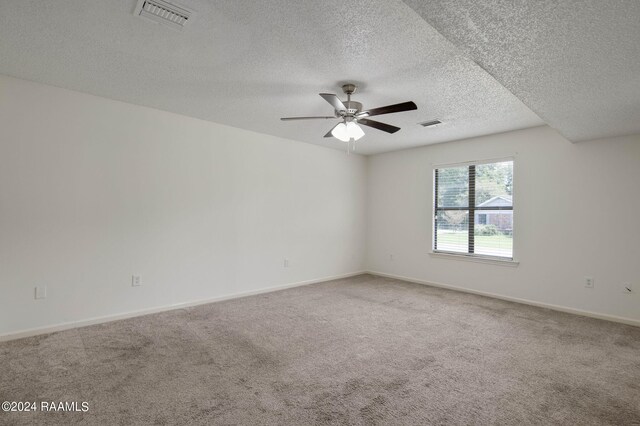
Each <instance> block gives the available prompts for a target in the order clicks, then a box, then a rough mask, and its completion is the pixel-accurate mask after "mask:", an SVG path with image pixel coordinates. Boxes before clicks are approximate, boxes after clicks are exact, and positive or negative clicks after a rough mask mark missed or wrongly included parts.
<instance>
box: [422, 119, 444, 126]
mask: <svg viewBox="0 0 640 426" xmlns="http://www.w3.org/2000/svg"><path fill="white" fill-rule="evenodd" d="M418 124H419V125H421V126H422V127H431V126H437V125H438V124H442V121H440V120H429V121H423V122H422V123H418Z"/></svg>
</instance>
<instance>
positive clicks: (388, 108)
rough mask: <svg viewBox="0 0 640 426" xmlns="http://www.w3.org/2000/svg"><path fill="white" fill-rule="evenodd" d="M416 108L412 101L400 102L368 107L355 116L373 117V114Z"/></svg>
mask: <svg viewBox="0 0 640 426" xmlns="http://www.w3.org/2000/svg"><path fill="white" fill-rule="evenodd" d="M414 109H418V106H417V105H416V104H415V103H413V102H402V103H401V104H395V105H387V106H383V107H380V108H374V109H370V110H368V111H362V112H359V113H358V114H356V117H373V116H374V115H382V114H392V113H394V112H402V111H411V110H414Z"/></svg>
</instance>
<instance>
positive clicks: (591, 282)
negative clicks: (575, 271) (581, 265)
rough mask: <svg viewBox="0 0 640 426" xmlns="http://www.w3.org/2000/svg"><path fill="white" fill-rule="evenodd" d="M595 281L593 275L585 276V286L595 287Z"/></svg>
mask: <svg viewBox="0 0 640 426" xmlns="http://www.w3.org/2000/svg"><path fill="white" fill-rule="evenodd" d="M594 284H595V282H594V280H593V278H591V277H584V286H585V288H593V286H594Z"/></svg>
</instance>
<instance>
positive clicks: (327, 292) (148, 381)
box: [0, 275, 640, 425]
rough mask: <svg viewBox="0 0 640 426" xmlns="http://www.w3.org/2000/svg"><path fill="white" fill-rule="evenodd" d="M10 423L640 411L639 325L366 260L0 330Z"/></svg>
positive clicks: (0, 369) (583, 420)
mask: <svg viewBox="0 0 640 426" xmlns="http://www.w3.org/2000/svg"><path fill="white" fill-rule="evenodd" d="M0 384H1V386H0V401H36V403H37V404H38V405H39V404H40V403H41V401H52V402H58V401H68V402H69V401H77V402H79V403H81V402H83V401H86V402H88V405H89V410H88V411H86V412H41V411H38V412H27V413H17V412H0V424H65V425H68V424H100V425H107V424H108V425H116V424H122V425H128V424H160V425H162V424H181V425H191V424H194V425H217V424H224V425H227V424H229V425H231V424H238V425H256V424H263V425H270V424H273V425H276V424H278V425H280V424H291V425H303V424H320V425H324V424H327V425H329V424H353V425H375V424H380V425H390V424H391V425H392V424H402V425H416V424H421V425H425V424H433V425H445V424H453V425H462V424H463V425H469V424H474V425H481V424H500V425H528V424H536V425H537V424H559V425H560V424H561V425H600V424H616V425H633V424H640V328H636V327H632V326H626V325H622V324H616V323H612V322H607V321H601V320H596V319H592V318H586V317H580V316H574V315H570V314H564V313H559V312H554V311H551V310H547V309H541V308H536V307H531V306H526V305H519V304H515V303H510V302H505V301H500V300H496V299H491V298H486V297H481V296H475V295H471V294H465V293H460V292H455V291H449V290H444V289H439V288H434V287H428V286H423V285H418V284H411V283H406V282H402V281H397V280H392V279H386V278H380V277H373V276H370V275H361V276H358V277H353V278H349V279H344V280H336V281H330V282H326V283H320V284H314V285H309V286H305V287H298V288H293V289H288V290H284V291H278V292H274V293H268V294H263V295H257V296H251V297H246V298H242V299H235V300H229V301H225V302H218V303H213V304H208V305H202V306H198V307H193V308H188V309H180V310H175V311H170V312H165V313H160V314H154V315H148V316H144V317H138V318H133V319H128V320H123V321H116V322H111V323H107V324H101V325H95V326H90V327H84V328H79V329H73V330H68V331H64V332H59V333H53V334H48V335H42V336H36V337H31V338H26V339H21V340H15V341H10V342H4V343H2V344H0Z"/></svg>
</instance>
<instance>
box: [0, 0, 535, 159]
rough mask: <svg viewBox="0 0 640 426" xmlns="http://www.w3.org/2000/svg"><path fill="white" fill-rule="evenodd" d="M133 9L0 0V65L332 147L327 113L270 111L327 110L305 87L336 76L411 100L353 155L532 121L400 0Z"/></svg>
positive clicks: (319, 87)
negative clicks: (175, 19)
mask: <svg viewBox="0 0 640 426" xmlns="http://www.w3.org/2000/svg"><path fill="white" fill-rule="evenodd" d="M135 3H136V1H135V0H127V1H123V0H109V1H105V0H56V1H42V0H20V1H15V0H0V73H2V74H6V75H10V76H15V77H19V78H24V79H28V80H34V81H38V82H42V83H47V84H52V85H55V86H60V87H64V88H69V89H74V90H79V91H82V92H87V93H92V94H96V95H100V96H105V97H108V98H112V99H118V100H122V101H126V102H131V103H135V104H140V105H146V106H151V107H155V108H159V109H163V110H167V111H172V112H176V113H180V114H184V115H188V116H192V117H197V118H201V119H205V120H210V121H214V122H218V123H223V124H228V125H231V126H236V127H240V128H244V129H249V130H254V131H258V132H263V133H267V134H271V135H276V136H281V137H286V138H291V139H296V140H300V141H304V142H309V143H315V144H319V145H325V146H330V147H334V148H341V149H344V148H345V144H344V143H343V142H340V141H337V140H335V139H333V138H327V139H325V138H323V137H322V136H323V135H324V134H325V133H326V132H327V131H328V130H329V129H330V128H331V127H332V126H333V124H334V123H333V122H332V121H328V120H327V121H324V120H323V121H306V122H282V121H280V120H279V117H281V116H292V115H327V114H329V115H330V114H331V113H332V108H331V106H330V105H329V104H328V103H326V102H325V101H324V100H323V99H322V98H320V97H319V96H318V93H320V92H330V93H340V92H339V91H340V88H339V84H340V83H342V82H346V81H350V82H355V83H360V90H359V92H358V93H357V94H356V95H355V96H354V100H357V101H360V102H363V103H364V106H365V108H371V107H377V106H382V105H388V104H393V103H398V102H404V101H408V100H413V101H415V102H416V104H417V105H418V110H417V111H410V112H406V113H400V114H391V115H386V116H380V117H378V119H379V121H383V122H388V123H390V124H393V125H397V126H400V127H402V130H401V131H400V132H398V133H396V134H394V135H388V134H386V133H382V132H380V131H378V130H375V129H370V128H366V127H365V132H366V136H365V137H364V138H363V139H361V140H360V141H359V142H358V148H357V149H358V152H360V153H365V154H370V153H377V152H384V151H390V150H394V149H401V148H407V147H412V146H418V145H424V144H429V143H434V142H443V141H448V140H455V139H461V138H465V137H471V136H476V135H481V134H489V133H496V132H502V131H507V130H512V129H518V128H525V127H531V126H535V125H540V124H542V123H543V122H542V121H541V120H540V118H538V116H537V115H536V114H534V113H533V112H532V111H531V110H529V109H528V108H527V107H526V106H525V105H524V104H522V102H521V101H520V100H518V99H517V98H516V97H515V96H514V95H513V94H511V93H510V92H509V91H508V90H507V89H505V88H504V87H503V86H502V85H501V84H499V83H498V82H497V81H495V79H493V78H492V77H491V76H490V75H489V74H487V73H486V72H485V71H484V70H483V69H482V68H481V67H479V66H478V65H476V64H475V63H474V62H473V61H472V60H470V59H468V58H467V57H465V56H464V55H463V54H461V52H460V51H459V49H458V48H456V47H455V46H454V45H453V44H451V43H450V42H449V41H447V39H445V38H444V37H443V36H442V35H441V34H440V33H439V32H437V31H436V30H434V29H433V28H432V27H431V26H430V25H429V24H427V23H426V22H425V21H424V20H423V19H422V18H421V17H420V16H418V15H417V14H416V13H415V12H414V11H413V10H412V9H411V8H410V7H408V6H407V5H406V4H404V3H403V2H401V1H400V0H397V1H388V0H353V1H349V2H344V1H342V0H328V1H312V0H305V1H284V0H271V1H255V0H228V1H205V0H181V1H180V2H179V4H182V5H184V6H186V7H189V8H192V9H194V10H195V11H196V12H195V16H194V18H193V20H192V22H191V24H190V25H189V27H188V28H187V29H185V31H184V32H182V33H181V32H177V31H174V30H172V29H170V28H167V27H164V26H161V25H157V24H154V23H151V22H149V21H147V20H144V19H141V18H137V17H134V16H133V14H132V12H133V9H134V6H135ZM341 97H342V96H341ZM434 118H438V119H440V120H442V121H443V122H444V123H445V124H443V125H440V126H438V127H434V128H423V127H420V126H418V125H417V123H418V122H422V121H426V120H430V119H434Z"/></svg>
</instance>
